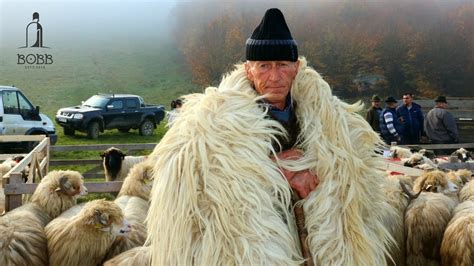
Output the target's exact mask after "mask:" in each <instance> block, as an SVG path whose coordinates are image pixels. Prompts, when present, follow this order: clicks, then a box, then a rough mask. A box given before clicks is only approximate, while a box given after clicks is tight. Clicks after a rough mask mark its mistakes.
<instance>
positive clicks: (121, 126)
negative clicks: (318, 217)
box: [56, 94, 165, 139]
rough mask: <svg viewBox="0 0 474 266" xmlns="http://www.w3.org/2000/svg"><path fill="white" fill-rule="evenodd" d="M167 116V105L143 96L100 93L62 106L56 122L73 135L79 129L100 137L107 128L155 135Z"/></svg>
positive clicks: (143, 134)
mask: <svg viewBox="0 0 474 266" xmlns="http://www.w3.org/2000/svg"><path fill="white" fill-rule="evenodd" d="M164 117H165V107H164V106H162V105H147V104H145V102H144V101H143V99H142V97H140V96H137V95H131V94H98V95H94V96H92V97H90V98H89V99H88V100H87V101H85V102H83V103H82V105H79V106H72V107H66V108H61V109H59V110H58V112H57V113H56V122H57V123H58V124H59V125H60V126H62V127H63V128H64V135H68V136H72V135H74V132H75V131H76V130H77V131H81V132H85V133H87V136H88V137H89V138H91V139H97V138H98V137H99V132H104V130H106V129H118V130H119V131H120V132H128V131H129V130H130V129H138V131H139V133H140V135H142V136H151V135H153V133H154V131H155V128H156V125H157V124H159V123H160V122H161V120H163V118H164Z"/></svg>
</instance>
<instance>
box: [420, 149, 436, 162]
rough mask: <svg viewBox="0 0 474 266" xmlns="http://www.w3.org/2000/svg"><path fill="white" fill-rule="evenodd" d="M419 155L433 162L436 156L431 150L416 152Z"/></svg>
mask: <svg viewBox="0 0 474 266" xmlns="http://www.w3.org/2000/svg"><path fill="white" fill-rule="evenodd" d="M418 153H419V154H421V155H423V156H425V157H426V158H428V159H430V160H433V159H435V158H436V154H435V153H434V152H433V151H432V150H427V149H421V150H419V151H418Z"/></svg>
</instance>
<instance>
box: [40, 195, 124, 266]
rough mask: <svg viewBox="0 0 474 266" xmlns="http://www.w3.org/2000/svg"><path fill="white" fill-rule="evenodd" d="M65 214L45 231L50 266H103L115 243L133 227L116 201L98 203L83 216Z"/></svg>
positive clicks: (90, 205) (82, 212) (92, 203)
mask: <svg viewBox="0 0 474 266" xmlns="http://www.w3.org/2000/svg"><path fill="white" fill-rule="evenodd" d="M70 214H71V213H67V214H62V215H61V216H59V217H58V218H56V219H54V220H53V221H51V222H50V223H49V224H48V225H47V226H46V228H45V233H46V237H47V239H48V254H49V263H50V265H53V266H56V265H98V264H101V263H102V261H103V259H104V257H105V255H106V253H107V251H108V250H109V249H110V247H111V245H112V243H113V242H114V240H115V239H116V238H117V237H118V236H121V235H126V234H127V233H128V232H129V231H130V230H131V227H130V225H129V224H128V222H127V220H126V219H125V218H124V217H123V213H122V210H121V209H120V207H119V206H117V204H115V203H114V202H110V201H106V200H94V201H90V202H88V203H86V204H85V205H84V207H83V208H82V209H81V210H80V212H79V213H77V214H75V215H73V216H70Z"/></svg>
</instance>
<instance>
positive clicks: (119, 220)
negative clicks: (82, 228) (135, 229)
mask: <svg viewBox="0 0 474 266" xmlns="http://www.w3.org/2000/svg"><path fill="white" fill-rule="evenodd" d="M78 216H79V217H81V219H82V221H83V222H84V225H86V226H88V228H89V229H90V230H95V231H97V233H101V232H103V233H110V234H111V235H112V236H123V235H127V234H128V232H130V231H131V230H132V227H131V225H130V224H129V223H128V222H127V220H126V219H125V217H124V215H123V212H122V210H121V209H120V207H119V206H118V205H117V204H116V203H114V202H112V201H106V200H104V199H100V200H93V201H90V202H88V203H86V204H85V205H84V208H83V209H82V210H81V212H80V213H79V214H78Z"/></svg>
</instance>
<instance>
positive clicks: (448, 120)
mask: <svg viewBox="0 0 474 266" xmlns="http://www.w3.org/2000/svg"><path fill="white" fill-rule="evenodd" d="M435 103H436V104H435V107H434V108H433V109H431V110H430V111H429V112H428V114H427V115H426V120H425V131H426V134H427V135H428V137H429V138H430V139H431V143H433V144H452V143H458V142H459V134H458V128H457V125H456V121H455V120H454V117H453V115H452V114H451V113H450V112H448V111H447V110H446V108H448V102H447V101H446V97H445V96H442V95H441V96H438V97H437V98H436V99H435Z"/></svg>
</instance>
